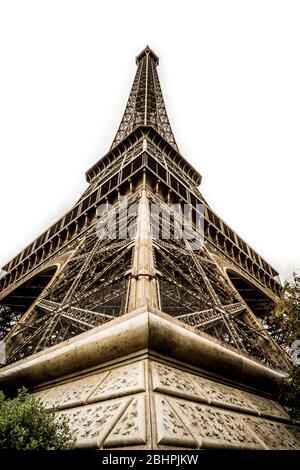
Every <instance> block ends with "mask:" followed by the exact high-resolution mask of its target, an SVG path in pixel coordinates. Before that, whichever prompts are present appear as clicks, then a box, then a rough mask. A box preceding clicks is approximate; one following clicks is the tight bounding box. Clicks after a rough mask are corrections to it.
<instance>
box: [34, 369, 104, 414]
mask: <svg viewBox="0 0 300 470" xmlns="http://www.w3.org/2000/svg"><path fill="white" fill-rule="evenodd" d="M107 374H108V372H103V373H102V374H97V375H92V376H90V377H85V378H82V379H79V380H74V381H72V382H68V383H65V384H62V385H58V386H57V387H55V388H53V389H52V390H51V392H50V394H49V395H47V396H46V397H45V398H42V401H43V403H44V405H45V406H46V407H47V408H57V409H62V408H70V407H72V406H73V407H74V406H78V405H81V404H83V403H85V402H86V401H87V399H88V398H89V396H90V395H91V394H92V393H93V391H94V390H95V389H96V387H97V386H98V385H99V384H100V383H101V382H102V381H103V380H104V379H105V377H106V376H107Z"/></svg>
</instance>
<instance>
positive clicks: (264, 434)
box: [243, 416, 300, 450]
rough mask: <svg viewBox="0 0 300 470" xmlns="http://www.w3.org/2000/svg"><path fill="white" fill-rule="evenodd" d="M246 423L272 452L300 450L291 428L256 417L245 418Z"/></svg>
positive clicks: (299, 442) (299, 444) (298, 442)
mask: <svg viewBox="0 0 300 470" xmlns="http://www.w3.org/2000/svg"><path fill="white" fill-rule="evenodd" d="M243 420H244V422H245V423H246V424H247V426H248V427H249V428H250V429H251V431H252V432H253V434H254V435H255V436H258V438H260V439H261V440H262V441H263V442H264V443H265V445H266V446H267V448H268V449H270V450H295V449H298V450H299V449H300V441H299V440H298V439H297V437H296V436H295V435H294V434H293V433H292V432H291V431H290V429H289V428H290V427H289V426H286V425H285V424H282V423H277V422H274V421H269V420H267V419H260V418H254V417H250V416H249V417H244V418H243Z"/></svg>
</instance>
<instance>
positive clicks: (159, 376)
mask: <svg viewBox="0 0 300 470" xmlns="http://www.w3.org/2000/svg"><path fill="white" fill-rule="evenodd" d="M151 369H152V383H153V390H154V391H156V392H161V393H166V394H168V395H175V396H178V397H184V398H190V399H194V400H197V401H207V397H206V395H205V393H204V392H202V391H201V389H199V388H198V387H197V385H196V384H195V383H194V382H193V380H191V377H190V376H189V375H190V374H187V373H186V372H183V371H181V370H179V369H175V368H174V367H169V366H166V365H165V364H159V363H156V362H152V364H151Z"/></svg>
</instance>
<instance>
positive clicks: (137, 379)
mask: <svg viewBox="0 0 300 470" xmlns="http://www.w3.org/2000/svg"><path fill="white" fill-rule="evenodd" d="M144 391H145V365H144V362H143V361H140V362H134V363H133V364H128V365H126V366H122V367H118V368H116V369H113V370H112V371H110V373H109V374H108V376H107V377H106V378H105V380H104V381H103V382H102V383H101V384H100V385H99V387H97V388H96V390H95V391H94V392H93V394H92V395H91V396H90V398H89V400H88V402H95V401H100V400H107V399H109V398H113V397H120V396H122V395H128V394H131V393H138V392H144Z"/></svg>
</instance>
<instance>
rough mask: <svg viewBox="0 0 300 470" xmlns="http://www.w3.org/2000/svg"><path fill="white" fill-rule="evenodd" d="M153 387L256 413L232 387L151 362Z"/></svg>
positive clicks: (252, 406)
mask: <svg viewBox="0 0 300 470" xmlns="http://www.w3.org/2000/svg"><path fill="white" fill-rule="evenodd" d="M151 368H152V381H153V389H154V390H155V391H157V392H161V393H166V394H168V395H175V396H177V397H182V398H189V399H191V400H194V401H202V402H206V403H212V404H216V405H222V406H224V407H226V408H231V409H237V410H246V411H248V412H251V413H253V414H258V413H257V411H256V408H255V406H254V404H253V403H252V402H251V401H250V400H249V399H247V398H246V397H245V396H243V395H242V394H241V393H240V391H239V390H236V389H235V388H233V387H229V386H227V385H223V384H220V383H218V382H213V381H212V380H208V379H205V378H203V377H199V376H196V375H194V374H190V373H187V372H183V371H181V370H179V369H175V368H174V367H169V366H166V365H164V364H159V363H155V362H153V363H152V365H151Z"/></svg>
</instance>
